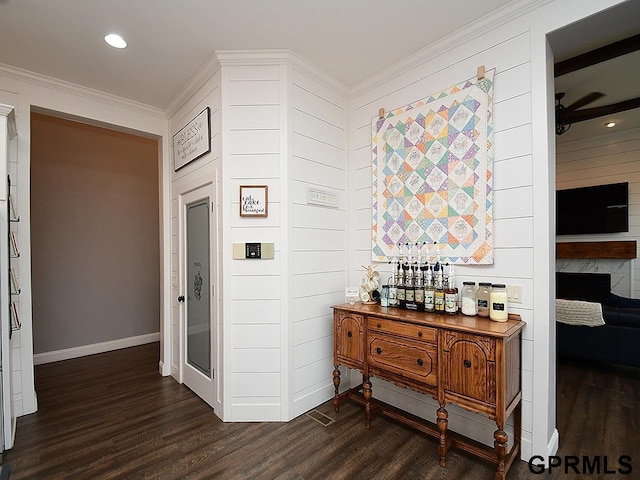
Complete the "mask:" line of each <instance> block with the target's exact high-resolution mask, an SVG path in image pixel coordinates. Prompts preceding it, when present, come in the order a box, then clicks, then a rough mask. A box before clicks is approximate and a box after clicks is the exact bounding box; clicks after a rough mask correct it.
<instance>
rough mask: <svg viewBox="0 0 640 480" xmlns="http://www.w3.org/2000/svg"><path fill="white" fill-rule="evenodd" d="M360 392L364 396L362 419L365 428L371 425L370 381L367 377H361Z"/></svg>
mask: <svg viewBox="0 0 640 480" xmlns="http://www.w3.org/2000/svg"><path fill="white" fill-rule="evenodd" d="M363 380H364V381H363V382H362V394H363V396H364V402H365V403H364V419H365V426H366V428H370V427H371V382H370V381H369V377H363Z"/></svg>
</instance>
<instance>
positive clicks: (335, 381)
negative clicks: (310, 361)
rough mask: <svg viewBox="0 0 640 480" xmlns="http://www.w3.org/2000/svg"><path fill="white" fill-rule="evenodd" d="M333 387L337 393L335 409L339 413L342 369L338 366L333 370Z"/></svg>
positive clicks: (334, 399) (334, 403) (334, 398)
mask: <svg viewBox="0 0 640 480" xmlns="http://www.w3.org/2000/svg"><path fill="white" fill-rule="evenodd" d="M333 387H334V388H335V392H336V393H335V395H334V396H333V409H334V410H335V411H336V413H338V412H339V411H340V395H339V393H338V390H339V387H340V369H339V368H338V365H336V368H334V369H333Z"/></svg>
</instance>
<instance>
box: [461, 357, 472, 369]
mask: <svg viewBox="0 0 640 480" xmlns="http://www.w3.org/2000/svg"><path fill="white" fill-rule="evenodd" d="M462 364H463V365H464V368H471V360H467V359H466V358H465V359H464V361H463V362H462Z"/></svg>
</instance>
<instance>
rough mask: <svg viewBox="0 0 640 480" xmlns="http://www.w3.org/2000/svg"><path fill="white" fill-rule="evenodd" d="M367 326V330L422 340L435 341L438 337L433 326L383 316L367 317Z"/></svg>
mask: <svg viewBox="0 0 640 480" xmlns="http://www.w3.org/2000/svg"><path fill="white" fill-rule="evenodd" d="M367 328H368V330H377V331H380V332H384V333H391V334H396V335H401V336H403V337H407V338H410V339H413V340H418V341H422V342H430V343H436V339H437V337H438V331H437V330H436V329H435V328H431V327H423V326H420V325H413V324H411V323H404V322H399V321H397V320H387V319H384V318H376V317H367Z"/></svg>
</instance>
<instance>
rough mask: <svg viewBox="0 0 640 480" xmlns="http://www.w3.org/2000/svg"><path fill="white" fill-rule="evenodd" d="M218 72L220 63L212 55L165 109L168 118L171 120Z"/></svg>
mask: <svg viewBox="0 0 640 480" xmlns="http://www.w3.org/2000/svg"><path fill="white" fill-rule="evenodd" d="M218 70H220V62H219V61H218V58H217V57H216V55H212V56H211V57H210V58H209V59H208V60H207V61H206V62H205V63H204V64H203V65H202V66H200V68H198V70H196V72H195V73H194V74H193V75H191V77H190V78H189V80H187V83H185V84H184V86H183V87H181V88H180V90H179V91H178V93H177V94H176V95H175V96H174V97H173V98H172V99H171V101H170V102H169V103H168V104H167V106H166V108H165V113H166V114H167V117H168V118H171V117H172V116H173V115H174V114H175V113H177V111H178V110H179V109H180V108H181V107H182V106H183V105H184V104H185V103H187V101H188V100H189V99H190V98H191V97H192V96H193V95H195V94H196V92H197V91H198V90H200V89H201V88H202V87H204V85H205V84H206V83H207V82H208V81H209V80H211V78H212V77H213V76H214V75H215V74H216V73H217V72H218Z"/></svg>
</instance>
